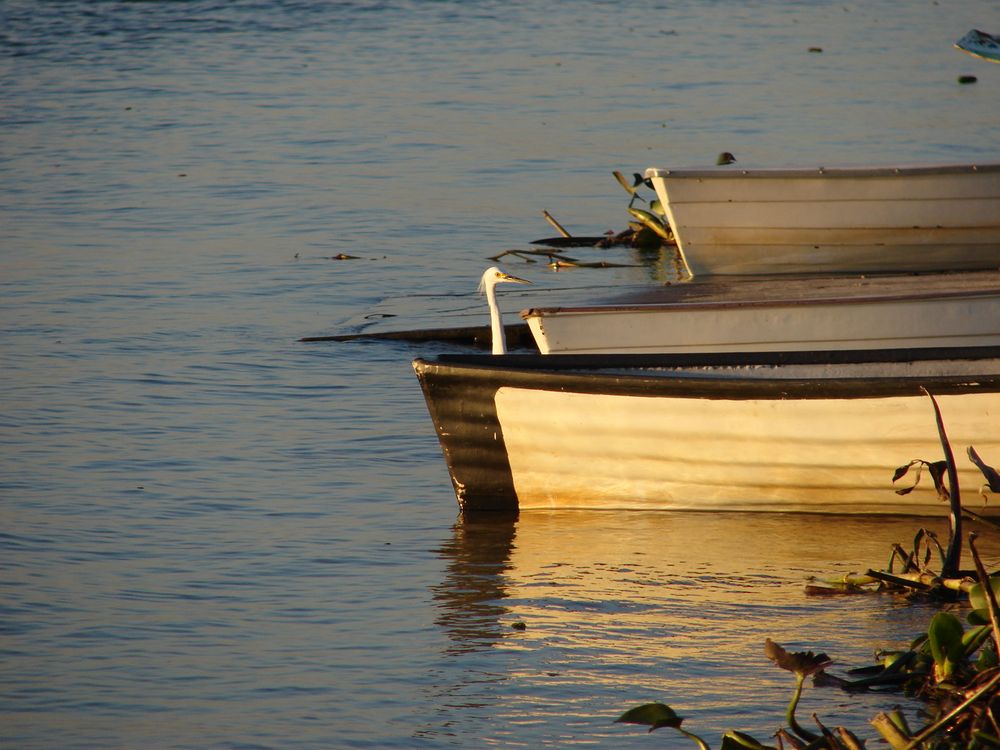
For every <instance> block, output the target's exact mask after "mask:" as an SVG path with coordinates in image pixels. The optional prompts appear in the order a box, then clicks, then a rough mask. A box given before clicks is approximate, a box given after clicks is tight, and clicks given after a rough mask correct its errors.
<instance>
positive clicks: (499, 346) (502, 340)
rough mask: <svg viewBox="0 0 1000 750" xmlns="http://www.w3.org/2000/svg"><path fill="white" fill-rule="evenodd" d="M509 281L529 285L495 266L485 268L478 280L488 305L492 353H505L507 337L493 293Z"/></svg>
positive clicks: (528, 282) (527, 282)
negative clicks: (497, 287) (500, 285)
mask: <svg viewBox="0 0 1000 750" xmlns="http://www.w3.org/2000/svg"><path fill="white" fill-rule="evenodd" d="M505 281H509V282H513V283H515V284H530V283H531V282H530V281H528V280H527V279H519V278H518V277H517V276H511V275H510V274H509V273H504V272H503V271H501V270H500V269H499V268H497V267H496V266H492V267H490V268H487V269H486V271H485V272H484V273H483V278H482V279H480V280H479V291H480V292H481V293H485V294H486V301H487V302H488V303H489V305H490V328H491V330H492V334H493V353H494V354H506V353H507V337H506V335H505V334H504V331H503V318H502V317H501V316H500V308H499V307H497V295H496V292H495V291H494V290H495V288H496V285H497V284H500V283H502V282H505Z"/></svg>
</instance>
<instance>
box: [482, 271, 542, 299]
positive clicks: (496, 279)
mask: <svg viewBox="0 0 1000 750" xmlns="http://www.w3.org/2000/svg"><path fill="white" fill-rule="evenodd" d="M503 282H512V283H514V284H530V283H531V282H530V281H528V280H527V279H521V278H518V277H517V276H513V275H511V274H509V273H505V272H504V271H501V270H500V269H499V268H497V267H496V266H492V267H490V268H487V269H486V271H484V272H483V277H482V278H481V279H480V280H479V292H480V294H482V293H483V292H486V291H487V290H488V289H492V288H493V287H495V286H496V285H497V284H500V283H503Z"/></svg>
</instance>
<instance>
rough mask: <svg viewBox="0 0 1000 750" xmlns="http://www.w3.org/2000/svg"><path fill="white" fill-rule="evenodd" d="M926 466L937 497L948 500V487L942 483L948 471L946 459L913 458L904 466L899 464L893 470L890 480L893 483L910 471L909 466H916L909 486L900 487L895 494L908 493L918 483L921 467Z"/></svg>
mask: <svg viewBox="0 0 1000 750" xmlns="http://www.w3.org/2000/svg"><path fill="white" fill-rule="evenodd" d="M925 466H926V467H927V471H929V472H930V474H931V479H933V480H934V489H935V490H937V493H938V497H939V498H940V499H941V500H948V499H949V498H950V497H951V494H950V493H949V492H948V488H947V487H946V486H945V484H944V478H945V476H946V475H947V472H948V462H947V461H924V460H922V459H919V458H917V459H914V460H913V461H910V463H908V464H906V465H905V466H900V467H899V468H898V469H896V471H895V472H893V475H892V481H893V484H895V483H896V482H897V481H898V480H899V479H902V478H903V477H904V476H906V474H907V473H908V472H909V471H910V469H911V468H913V467H916V471H915V472H914V478H913V484H911V485H910V486H909V487H901V488H899V489H897V490H896V491H895V492H896V494H897V495H909V494H910V493H911V492H913V490H915V489H916V488H917V485H918V484H920V472H921V469H923V467H925Z"/></svg>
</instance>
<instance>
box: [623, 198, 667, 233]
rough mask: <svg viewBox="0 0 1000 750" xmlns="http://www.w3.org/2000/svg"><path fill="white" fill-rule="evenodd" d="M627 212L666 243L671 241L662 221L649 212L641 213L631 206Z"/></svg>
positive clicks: (640, 210)
mask: <svg viewBox="0 0 1000 750" xmlns="http://www.w3.org/2000/svg"><path fill="white" fill-rule="evenodd" d="M628 212H629V213H630V214H632V216H634V217H635V219H636V220H637V221H638V222H639V223H640V224H642V225H643V226H646V227H649V228H650V229H652V230H653V231H654V232H656V233H657V234H658V235H660V237H662V238H663V239H665V240H668V241H669V240H672V239H673V238H672V237H671V235H670V230H669V229H667V228H666V227H665V226H664V225H663V221H662V220H661V219H660V217H659V216H657V215H656V214H651V213H650V212H649V211H643V210H642V209H641V208H632V207H631V206H629V209H628Z"/></svg>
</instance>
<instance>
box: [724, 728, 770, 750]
mask: <svg viewBox="0 0 1000 750" xmlns="http://www.w3.org/2000/svg"><path fill="white" fill-rule="evenodd" d="M720 750H775V748H774V747H772V746H771V745H763V744H761V743H760V742H758V741H757V740H756V739H754V738H753V737H751V736H750V735H749V734H744V733H743V732H738V731H736V730H735V729H730V730H729V731H728V732H726V733H725V734H724V735H722V747H721V748H720Z"/></svg>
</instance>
